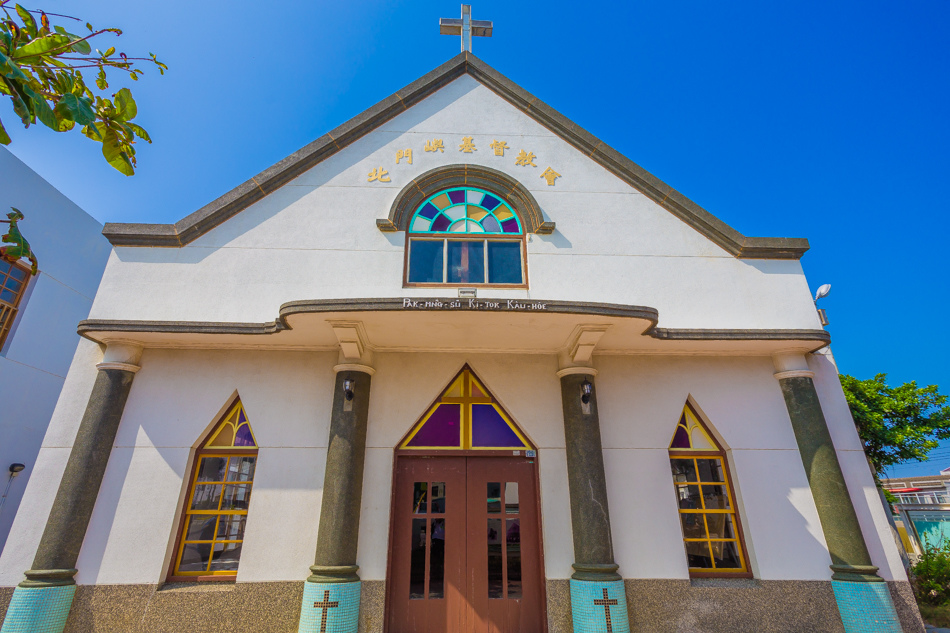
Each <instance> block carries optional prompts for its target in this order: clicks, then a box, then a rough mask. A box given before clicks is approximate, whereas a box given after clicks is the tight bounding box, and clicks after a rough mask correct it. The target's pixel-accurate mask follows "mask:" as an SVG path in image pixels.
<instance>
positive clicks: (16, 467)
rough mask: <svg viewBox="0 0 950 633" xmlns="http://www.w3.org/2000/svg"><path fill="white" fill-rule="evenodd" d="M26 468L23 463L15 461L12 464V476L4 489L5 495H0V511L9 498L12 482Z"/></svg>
mask: <svg viewBox="0 0 950 633" xmlns="http://www.w3.org/2000/svg"><path fill="white" fill-rule="evenodd" d="M24 468H26V466H24V465H23V464H19V463H14V464H10V468H9V471H10V477H9V478H8V479H7V487H6V488H4V490H3V496H2V497H0V511H2V510H3V503H4V502H5V501H6V500H7V493H8V492H10V484H12V483H13V480H14V478H16V476H17V475H19V474H20V473H21V472H23V469H24Z"/></svg>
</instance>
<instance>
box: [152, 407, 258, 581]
mask: <svg viewBox="0 0 950 633" xmlns="http://www.w3.org/2000/svg"><path fill="white" fill-rule="evenodd" d="M256 466H257V442H256V441H255V439H254V432H253V431H252V430H251V424H250V422H249V421H248V419H247V414H246V413H245V412H244V406H243V405H242V404H241V401H240V400H237V401H236V402H235V403H234V405H232V406H231V408H230V409H229V410H228V412H227V413H226V414H225V415H224V417H223V418H222V419H221V421H220V422H219V423H218V424H217V425H216V426H215V427H214V428H213V429H212V430H211V432H210V433H209V434H208V437H207V439H205V441H204V442H203V443H202V444H201V446H200V447H199V448H198V451H197V452H196V453H195V461H194V464H193V467H192V468H193V470H192V473H191V477H190V482H189V485H188V497H187V499H186V501H185V509H184V512H183V516H182V521H181V527H180V528H179V534H178V545H177V547H176V550H175V559H174V564H173V566H172V573H171V574H170V576H171V579H172V580H202V579H209V580H210V579H213V580H229V579H233V578H234V577H235V576H236V575H237V568H238V562H239V561H240V559H241V546H242V545H243V543H244V524H245V523H246V521H247V507H248V503H249V502H250V500H251V488H253V486H254V470H255V467H256Z"/></svg>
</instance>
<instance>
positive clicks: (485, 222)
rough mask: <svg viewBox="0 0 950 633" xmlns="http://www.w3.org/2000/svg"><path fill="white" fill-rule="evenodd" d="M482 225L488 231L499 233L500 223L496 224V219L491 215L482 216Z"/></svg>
mask: <svg viewBox="0 0 950 633" xmlns="http://www.w3.org/2000/svg"><path fill="white" fill-rule="evenodd" d="M482 226H484V227H485V230H486V231H487V232H489V233H501V225H500V224H498V220H497V219H495V216H493V215H489V216H486V217H484V218H482Z"/></svg>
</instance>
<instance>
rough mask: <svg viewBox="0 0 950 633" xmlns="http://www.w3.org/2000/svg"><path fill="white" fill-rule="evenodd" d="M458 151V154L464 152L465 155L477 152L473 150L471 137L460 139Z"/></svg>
mask: <svg viewBox="0 0 950 633" xmlns="http://www.w3.org/2000/svg"><path fill="white" fill-rule="evenodd" d="M459 151H460V152H464V153H466V154H471V153H472V152H477V151H478V150H477V149H476V148H475V142H474V141H472V137H471V136H466V137H464V138H463V139H462V144H461V145H459Z"/></svg>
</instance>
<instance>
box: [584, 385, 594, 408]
mask: <svg viewBox="0 0 950 633" xmlns="http://www.w3.org/2000/svg"><path fill="white" fill-rule="evenodd" d="M593 393H594V385H592V384H590V381H589V380H585V381H584V382H583V383H581V402H583V403H584V404H590V397H591V395H592V394H593Z"/></svg>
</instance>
